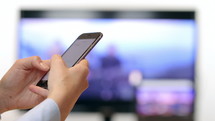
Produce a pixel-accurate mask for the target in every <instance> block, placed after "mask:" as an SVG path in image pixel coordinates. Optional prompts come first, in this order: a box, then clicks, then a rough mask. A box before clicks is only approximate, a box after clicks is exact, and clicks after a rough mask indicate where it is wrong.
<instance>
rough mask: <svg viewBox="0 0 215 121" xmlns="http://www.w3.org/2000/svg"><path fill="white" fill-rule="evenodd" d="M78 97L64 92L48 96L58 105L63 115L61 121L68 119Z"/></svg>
mask: <svg viewBox="0 0 215 121" xmlns="http://www.w3.org/2000/svg"><path fill="white" fill-rule="evenodd" d="M78 97H79V96H78V95H77V94H66V93H62V91H58V92H53V93H50V94H49V95H48V98H50V99H53V100H54V101H55V102H56V104H57V105H58V107H59V110H60V114H61V121H64V120H65V119H66V117H67V115H68V114H69V113H70V111H71V110H72V108H73V107H74V105H75V103H76V101H77V99H78Z"/></svg>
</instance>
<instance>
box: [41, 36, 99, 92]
mask: <svg viewBox="0 0 215 121" xmlns="http://www.w3.org/2000/svg"><path fill="white" fill-rule="evenodd" d="M102 36H103V34H102V33H101V32H96V33H83V34H81V35H80V36H79V37H78V38H77V39H76V40H75V41H74V42H73V43H72V44H71V46H70V47H69V48H68V49H67V50H66V51H65V52H64V53H63V55H62V58H63V60H64V61H65V63H66V65H67V66H68V67H72V66H74V65H75V64H77V63H78V62H80V61H81V60H82V59H84V58H85V57H86V56H87V54H88V53H89V52H90V51H91V50H92V48H93V47H94V46H95V45H96V44H97V43H98V42H99V40H100V39H101V38H102ZM47 81H48V73H47V74H46V75H44V77H43V78H42V79H41V80H40V81H39V83H38V84H37V85H38V86H40V87H43V88H47V87H48V85H47Z"/></svg>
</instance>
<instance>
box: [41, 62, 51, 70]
mask: <svg viewBox="0 0 215 121" xmlns="http://www.w3.org/2000/svg"><path fill="white" fill-rule="evenodd" d="M40 65H41V66H42V67H43V68H44V69H47V70H48V69H49V67H48V66H47V65H46V64H44V63H42V62H41V63H40Z"/></svg>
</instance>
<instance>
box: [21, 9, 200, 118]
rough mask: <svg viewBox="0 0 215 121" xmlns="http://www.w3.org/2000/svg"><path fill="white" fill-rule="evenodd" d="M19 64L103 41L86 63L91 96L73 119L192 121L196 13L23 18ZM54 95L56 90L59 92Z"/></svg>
mask: <svg viewBox="0 0 215 121" xmlns="http://www.w3.org/2000/svg"><path fill="white" fill-rule="evenodd" d="M20 13H21V14H20V21H19V26H18V43H19V47H18V48H19V51H18V58H26V57H29V56H35V55H36V56H40V57H41V58H42V59H50V57H51V56H52V55H53V54H62V53H63V52H64V51H65V50H66V48H67V47H68V46H69V45H70V44H71V43H72V42H73V41H74V40H75V39H76V38H77V37H78V35H80V34H82V33H86V32H102V33H103V34H104V37H103V38H102V40H101V41H100V42H99V43H98V44H97V45H96V47H95V48H94V49H93V50H92V51H91V52H90V53H89V55H88V56H87V57H86V58H87V59H88V61H89V64H90V66H89V68H90V74H89V77H88V80H89V88H88V89H87V90H86V91H85V92H84V93H83V94H82V95H81V97H80V99H79V100H78V101H77V104H76V106H75V108H74V111H91V112H92V111H94V112H98V111H100V112H102V113H104V114H105V115H106V116H110V115H111V114H112V113H114V112H134V113H136V114H137V116H138V117H139V119H140V120H146V121H147V120H157V119H163V118H164V119H165V120H166V119H172V118H173V119H174V120H178V121H192V120H193V114H194V103H195V95H196V92H195V63H196V52H197V50H196V48H197V27H196V26H197V25H196V20H195V11H146V10H138V11H135V10H130V11H129V10H127V11H123V10H113V11H105V10H88V11H87V10H21V11H20ZM59 91H60V90H59Z"/></svg>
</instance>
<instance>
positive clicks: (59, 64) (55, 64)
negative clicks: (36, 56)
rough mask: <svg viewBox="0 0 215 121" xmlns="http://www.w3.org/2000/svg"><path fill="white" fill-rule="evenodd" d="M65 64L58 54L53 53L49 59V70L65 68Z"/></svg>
mask: <svg viewBox="0 0 215 121" xmlns="http://www.w3.org/2000/svg"><path fill="white" fill-rule="evenodd" d="M65 67H66V64H65V62H64V61H63V59H62V57H61V56H60V55H53V56H52V59H51V70H60V69H62V68H65Z"/></svg>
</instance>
